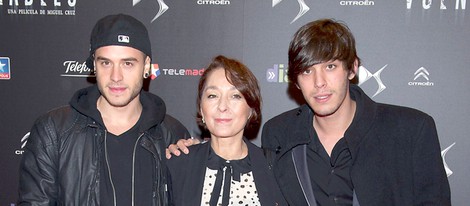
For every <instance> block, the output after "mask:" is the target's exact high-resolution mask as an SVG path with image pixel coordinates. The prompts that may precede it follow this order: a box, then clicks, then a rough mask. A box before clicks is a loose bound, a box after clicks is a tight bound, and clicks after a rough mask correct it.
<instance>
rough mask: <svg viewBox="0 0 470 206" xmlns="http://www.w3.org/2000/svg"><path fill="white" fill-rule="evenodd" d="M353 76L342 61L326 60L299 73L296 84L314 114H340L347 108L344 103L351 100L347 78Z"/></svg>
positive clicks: (353, 73)
mask: <svg viewBox="0 0 470 206" xmlns="http://www.w3.org/2000/svg"><path fill="white" fill-rule="evenodd" d="M355 67H356V66H355ZM354 70H355V71H356V69H354ZM354 76H355V72H349V71H348V70H346V69H345V68H344V62H342V61H339V60H335V61H328V62H324V63H320V64H316V65H313V66H311V67H310V68H308V69H307V70H306V71H305V72H303V73H301V74H300V75H299V76H298V77H297V80H298V85H297V86H298V88H299V89H300V90H301V91H302V95H303V96H304V98H305V100H306V102H307V103H308V104H309V105H310V107H311V108H312V109H313V111H314V112H315V115H316V116H318V117H328V116H333V115H335V114H336V115H341V114H343V113H344V112H348V111H347V110H348V109H349V108H346V107H344V105H345V104H346V103H349V102H350V101H352V100H351V98H350V96H349V80H351V79H352V78H354Z"/></svg>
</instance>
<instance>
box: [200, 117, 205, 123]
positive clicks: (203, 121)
mask: <svg viewBox="0 0 470 206" xmlns="http://www.w3.org/2000/svg"><path fill="white" fill-rule="evenodd" d="M201 121H202V123H203V124H206V120H204V116H203V117H202V118H201Z"/></svg>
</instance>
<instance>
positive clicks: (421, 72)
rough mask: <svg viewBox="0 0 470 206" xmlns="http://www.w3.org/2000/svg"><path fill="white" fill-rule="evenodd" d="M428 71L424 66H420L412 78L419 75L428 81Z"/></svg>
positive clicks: (416, 77)
mask: <svg viewBox="0 0 470 206" xmlns="http://www.w3.org/2000/svg"><path fill="white" fill-rule="evenodd" d="M428 76H429V72H428V70H426V68H424V67H421V68H419V69H418V70H416V72H415V78H414V79H413V80H416V79H418V78H419V77H423V78H425V79H426V80H427V81H429V77H428Z"/></svg>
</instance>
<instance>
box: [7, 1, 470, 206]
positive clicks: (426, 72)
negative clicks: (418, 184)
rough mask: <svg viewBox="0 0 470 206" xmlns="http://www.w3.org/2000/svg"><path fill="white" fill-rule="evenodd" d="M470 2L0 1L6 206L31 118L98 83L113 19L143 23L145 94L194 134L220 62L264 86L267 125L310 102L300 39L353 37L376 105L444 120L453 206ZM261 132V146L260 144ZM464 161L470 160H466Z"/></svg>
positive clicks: (462, 169)
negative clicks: (317, 29) (291, 57)
mask: <svg viewBox="0 0 470 206" xmlns="http://www.w3.org/2000/svg"><path fill="white" fill-rule="evenodd" d="M466 3H467V0H440V1H437V0H434V1H433V0H420V1H418V0H414V1H413V0H406V1H404V0H403V1H385V0H357V1H356V0H348V1H344V0H329V1H322V0H297V1H287V0H285V1H282V0H272V1H270V0H143V1H141V0H101V1H91V0H0V42H1V43H0V90H1V93H0V96H1V100H0V165H1V166H2V169H1V170H0V185H1V186H0V205H9V206H14V205H15V204H16V199H17V190H18V168H19V163H20V161H21V157H22V154H23V147H24V145H25V144H26V143H27V140H28V136H29V130H30V129H31V126H32V124H33V122H34V121H35V119H36V118H37V117H38V116H40V115H41V114H44V113H46V112H47V111H49V110H51V109H53V108H56V107H59V106H62V105H65V104H67V103H68V101H69V100H70V98H71V97H72V94H73V93H74V92H75V91H76V90H78V89H80V88H83V87H86V86H88V85H91V84H93V79H94V77H93V76H90V70H89V69H88V68H87V67H86V66H85V60H86V58H87V56H88V50H89V38H90V33H91V29H92V27H93V26H94V24H95V23H96V21H97V20H98V19H99V18H101V17H103V16H105V15H108V14H115V13H126V14H130V15H132V16H134V17H136V18H137V19H139V20H140V21H142V22H143V23H144V24H145V25H146V26H147V28H148V30H149V33H150V38H151V41H152V50H153V56H152V59H153V62H152V76H151V80H150V83H149V84H148V88H147V89H148V90H149V91H150V92H152V93H155V94H157V95H159V96H160V97H162V98H163V99H164V100H165V102H166V106H167V111H168V113H169V114H171V115H172V116H174V117H176V118H178V119H179V120H180V121H181V122H182V123H183V124H184V125H185V126H186V127H187V128H188V129H189V130H190V132H191V135H193V136H201V130H200V129H199V127H198V126H197V124H196V121H195V117H196V111H197V109H196V93H197V82H198V80H199V77H200V76H201V74H202V73H203V72H204V68H205V67H206V66H207V65H208V63H209V62H210V60H211V59H212V58H213V57H214V56H216V55H218V54H223V55H226V56H228V57H232V58H236V59H239V60H241V61H242V62H244V63H245V64H246V65H247V66H248V67H249V68H250V69H251V70H252V71H253V73H254V74H255V75H256V76H257V78H258V80H259V82H260V85H261V91H262V96H263V100H264V103H263V123H264V122H266V121H267V120H268V119H270V118H272V117H274V116H276V115H278V114H280V113H282V112H284V111H287V110H290V109H293V108H295V107H297V106H298V105H299V104H301V103H302V100H301V99H302V97H301V96H299V91H298V90H297V89H296V88H295V87H292V86H289V84H288V80H287V70H288V68H287V49H288V45H289V42H290V39H291V37H292V35H293V34H294V32H295V31H296V30H297V29H298V28H300V27H301V26H302V25H304V24H306V23H307V22H310V21H313V20H316V19H319V18H334V19H337V20H341V21H344V22H345V23H346V24H347V25H348V26H349V27H350V29H351V30H352V32H353V34H354V35H355V37H356V43H357V49H358V53H359V57H360V58H361V59H362V63H363V64H362V66H361V67H360V69H359V70H360V71H359V85H360V87H362V88H363V89H364V91H365V92H366V93H367V94H368V95H369V96H370V97H372V99H373V100H375V101H378V102H383V103H390V104H397V105H402V106H407V107H412V108H416V109H419V110H422V111H424V112H426V113H428V114H430V115H431V116H432V117H433V118H434V119H435V121H436V124H437V130H438V133H439V138H440V143H441V147H442V148H441V150H442V158H443V159H444V163H445V167H446V171H447V175H448V178H449V182H450V186H451V193H452V203H453V205H468V199H469V197H468V191H470V177H469V173H468V171H470V163H469V161H468V159H467V157H470V150H469V149H468V148H470V138H468V136H469V135H468V134H469V133H470V127H469V126H468V123H469V122H470V110H469V109H467V108H466V107H467V106H465V105H466V104H467V103H468V102H470V92H469V89H468V88H469V85H468V84H469V81H468V78H470V55H469V54H470V40H469V37H470V18H469V15H466V14H465V12H466ZM260 134H261V132H258V133H256V132H255V133H254V134H253V135H254V137H256V138H255V139H253V142H254V143H255V144H257V145H260ZM466 159H467V160H466Z"/></svg>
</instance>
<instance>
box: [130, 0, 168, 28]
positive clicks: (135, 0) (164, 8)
mask: <svg viewBox="0 0 470 206" xmlns="http://www.w3.org/2000/svg"><path fill="white" fill-rule="evenodd" d="M140 2H141V0H132V6H135V5H137V4H138V3H140ZM157 3H158V11H157V14H156V15H155V17H153V19H152V21H150V23H152V22H153V21H155V20H156V19H157V18H158V17H160V16H161V15H162V14H163V13H165V11H167V10H168V9H169V8H170V7H168V5H166V4H165V2H164V1H163V0H157Z"/></svg>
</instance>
